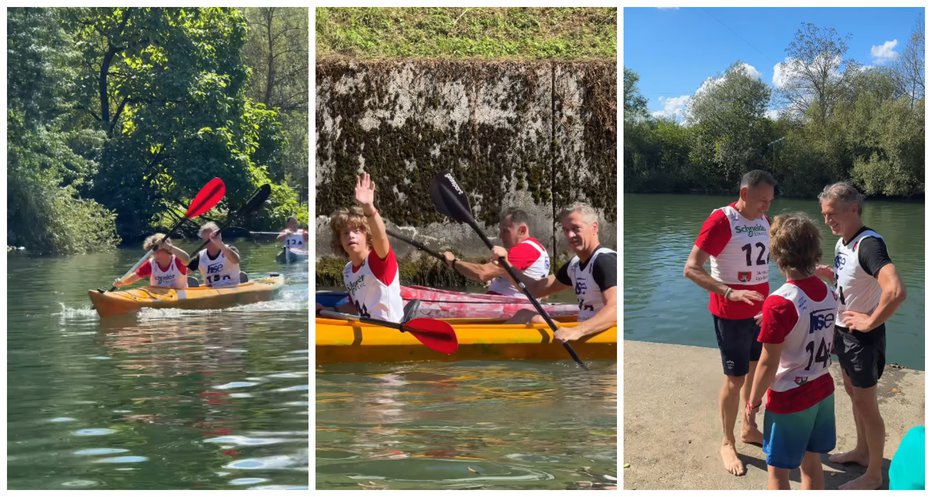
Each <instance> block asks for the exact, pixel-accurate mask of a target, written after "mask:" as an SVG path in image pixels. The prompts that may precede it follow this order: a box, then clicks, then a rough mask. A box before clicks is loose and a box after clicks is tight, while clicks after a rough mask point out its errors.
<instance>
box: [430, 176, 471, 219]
mask: <svg viewBox="0 0 932 497" xmlns="http://www.w3.org/2000/svg"><path fill="white" fill-rule="evenodd" d="M430 199H431V201H433V203H434V207H435V208H436V209H437V210H438V211H439V212H440V213H441V214H443V215H445V216H447V217H449V218H452V219H455V220H457V221H459V222H461V223H472V222H475V221H474V220H473V217H472V213H471V212H470V211H471V209H470V208H469V198H468V197H467V196H466V191H465V190H463V188H462V187H461V186H460V185H459V183H457V182H456V179H455V178H454V177H453V173H450V172H445V173H440V174H438V175H437V176H434V180H433V181H432V182H431V184H430Z"/></svg>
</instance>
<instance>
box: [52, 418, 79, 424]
mask: <svg viewBox="0 0 932 497" xmlns="http://www.w3.org/2000/svg"><path fill="white" fill-rule="evenodd" d="M72 421H77V419H75V418H69V417H67V416H62V417H59V418H52V419H50V420H49V423H70V422H72Z"/></svg>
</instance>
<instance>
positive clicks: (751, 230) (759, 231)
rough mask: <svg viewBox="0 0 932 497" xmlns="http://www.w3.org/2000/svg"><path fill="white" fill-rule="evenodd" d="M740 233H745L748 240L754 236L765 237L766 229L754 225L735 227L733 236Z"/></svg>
mask: <svg viewBox="0 0 932 497" xmlns="http://www.w3.org/2000/svg"><path fill="white" fill-rule="evenodd" d="M741 233H746V234H747V235H748V238H754V237H755V236H760V235H766V234H767V228H765V227H763V226H761V225H759V224H755V225H754V226H735V234H736V235H740V234H741Z"/></svg>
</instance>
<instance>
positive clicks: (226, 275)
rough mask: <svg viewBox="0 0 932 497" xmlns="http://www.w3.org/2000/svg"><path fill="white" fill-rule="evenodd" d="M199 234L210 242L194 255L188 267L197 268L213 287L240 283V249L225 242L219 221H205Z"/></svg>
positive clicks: (208, 284)
mask: <svg viewBox="0 0 932 497" xmlns="http://www.w3.org/2000/svg"><path fill="white" fill-rule="evenodd" d="M197 234H198V236H200V237H201V240H203V241H205V242H208V243H207V247H206V248H205V249H204V250H201V251H200V252H198V254H197V255H195V256H194V259H193V260H192V261H191V263H190V264H189V265H188V267H189V268H191V269H192V270H193V269H194V268H197V269H198V271H200V272H201V276H202V277H203V278H204V283H205V284H206V285H207V286H209V287H211V288H224V287H230V286H236V285H239V283H240V268H239V250H236V247H234V246H232V245H227V244H225V243H223V237H221V235H220V227H219V226H217V223H214V222H208V223H205V224H204V225H203V226H201V229H200V230H199V231H198V232H197Z"/></svg>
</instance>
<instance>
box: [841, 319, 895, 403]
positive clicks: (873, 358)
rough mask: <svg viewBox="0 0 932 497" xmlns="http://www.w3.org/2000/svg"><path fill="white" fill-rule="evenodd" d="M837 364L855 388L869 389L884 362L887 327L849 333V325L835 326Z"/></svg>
mask: <svg viewBox="0 0 932 497" xmlns="http://www.w3.org/2000/svg"><path fill="white" fill-rule="evenodd" d="M832 348H833V349H835V350H834V352H835V355H837V356H838V364H839V365H840V366H841V368H842V369H844V370H845V373H846V374H847V375H848V377H849V378H851V384H852V385H854V386H856V387H858V388H870V387H872V386H874V385H876V384H877V381H878V380H880V376H881V375H882V374H883V368H884V366H885V365H886V361H887V353H886V351H887V328H886V326H885V325H880V326H878V327H876V328H874V329H873V330H871V331H869V332H867V333H861V332H860V331H855V332H853V333H852V332H851V331H848V328H842V327H841V326H835V342H834V344H833V345H832Z"/></svg>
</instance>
